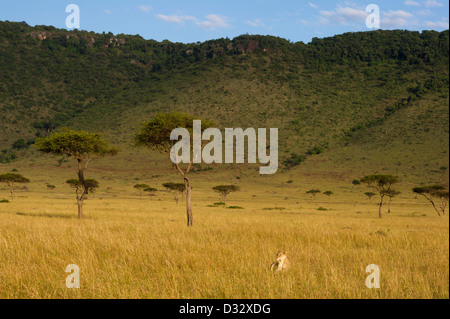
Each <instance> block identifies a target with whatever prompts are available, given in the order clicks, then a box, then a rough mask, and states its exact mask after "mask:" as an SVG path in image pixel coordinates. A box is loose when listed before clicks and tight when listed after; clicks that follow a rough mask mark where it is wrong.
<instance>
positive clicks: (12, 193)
mask: <svg viewBox="0 0 450 319" xmlns="http://www.w3.org/2000/svg"><path fill="white" fill-rule="evenodd" d="M9 191H10V192H11V200H14V186H11V188H10V190H9Z"/></svg>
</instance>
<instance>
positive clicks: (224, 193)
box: [212, 185, 241, 204]
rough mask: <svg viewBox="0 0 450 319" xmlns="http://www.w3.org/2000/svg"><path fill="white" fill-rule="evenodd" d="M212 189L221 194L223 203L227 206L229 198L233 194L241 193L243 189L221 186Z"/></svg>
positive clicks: (234, 186)
mask: <svg viewBox="0 0 450 319" xmlns="http://www.w3.org/2000/svg"><path fill="white" fill-rule="evenodd" d="M212 189H213V190H214V191H215V192H217V193H219V194H220V196H221V197H222V201H223V202H224V203H225V204H226V203H227V196H228V195H229V194H230V193H232V192H237V191H239V190H240V189H241V188H240V187H239V186H236V185H219V186H214V187H213V188H212Z"/></svg>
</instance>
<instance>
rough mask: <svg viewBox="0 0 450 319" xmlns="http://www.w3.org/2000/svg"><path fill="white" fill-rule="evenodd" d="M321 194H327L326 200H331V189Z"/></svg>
mask: <svg viewBox="0 0 450 319" xmlns="http://www.w3.org/2000/svg"><path fill="white" fill-rule="evenodd" d="M323 194H324V195H327V196H328V201H331V195H333V192H332V191H326V192H324V193H323Z"/></svg>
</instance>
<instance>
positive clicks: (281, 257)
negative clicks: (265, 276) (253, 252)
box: [270, 251, 291, 271]
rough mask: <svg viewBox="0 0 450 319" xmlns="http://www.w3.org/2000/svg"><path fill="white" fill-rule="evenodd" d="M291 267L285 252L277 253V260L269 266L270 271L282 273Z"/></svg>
mask: <svg viewBox="0 0 450 319" xmlns="http://www.w3.org/2000/svg"><path fill="white" fill-rule="evenodd" d="M290 266H291V262H290V260H289V258H288V257H287V255H286V252H285V251H279V252H278V253H277V258H276V259H275V261H274V262H273V263H272V265H271V266H270V270H274V271H282V270H287V269H288V268H289V267H290Z"/></svg>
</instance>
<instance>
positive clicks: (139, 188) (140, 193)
mask: <svg viewBox="0 0 450 319" xmlns="http://www.w3.org/2000/svg"><path fill="white" fill-rule="evenodd" d="M133 187H134V188H135V189H137V190H138V191H139V199H142V192H143V191H144V190H145V189H147V188H149V187H150V186H149V185H147V184H136V185H134V186H133Z"/></svg>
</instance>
